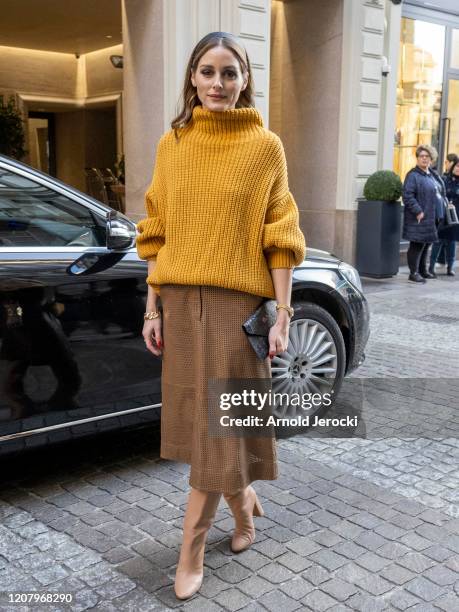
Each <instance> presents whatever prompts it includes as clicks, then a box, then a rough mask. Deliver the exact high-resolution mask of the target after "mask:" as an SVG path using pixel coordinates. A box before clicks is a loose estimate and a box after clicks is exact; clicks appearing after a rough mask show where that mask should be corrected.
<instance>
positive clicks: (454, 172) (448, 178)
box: [430, 159, 459, 276]
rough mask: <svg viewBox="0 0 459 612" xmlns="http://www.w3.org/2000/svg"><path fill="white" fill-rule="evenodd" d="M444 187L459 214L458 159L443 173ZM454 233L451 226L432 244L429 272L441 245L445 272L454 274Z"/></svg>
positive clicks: (455, 230)
mask: <svg viewBox="0 0 459 612" xmlns="http://www.w3.org/2000/svg"><path fill="white" fill-rule="evenodd" d="M444 181H445V188H446V197H447V199H448V200H449V201H450V202H452V203H453V204H454V206H455V207H456V212H457V214H458V215H459V160H458V159H456V161H455V162H454V163H453V164H452V166H451V167H450V169H449V172H448V174H446V175H445V178H444ZM456 234H457V227H455V228H452V230H451V232H448V238H442V239H441V240H439V241H438V242H436V243H435V244H434V245H433V246H432V254H431V258H430V266H431V272H433V270H434V266H435V263H436V261H437V258H438V253H439V251H440V249H441V247H442V246H444V248H445V253H446V266H447V267H446V274H447V275H448V276H455V272H454V263H455V261H456Z"/></svg>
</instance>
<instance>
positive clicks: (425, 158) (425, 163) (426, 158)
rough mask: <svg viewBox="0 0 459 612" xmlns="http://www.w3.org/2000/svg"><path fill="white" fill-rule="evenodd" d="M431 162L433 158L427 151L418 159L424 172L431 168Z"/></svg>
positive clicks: (422, 152)
mask: <svg viewBox="0 0 459 612" xmlns="http://www.w3.org/2000/svg"><path fill="white" fill-rule="evenodd" d="M431 161H432V158H431V157H430V155H429V154H428V153H427V151H421V152H420V153H419V155H418V157H417V164H418V166H419V167H420V168H421V169H422V170H427V168H428V167H429V166H430V162H431Z"/></svg>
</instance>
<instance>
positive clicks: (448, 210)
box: [444, 200, 459, 227]
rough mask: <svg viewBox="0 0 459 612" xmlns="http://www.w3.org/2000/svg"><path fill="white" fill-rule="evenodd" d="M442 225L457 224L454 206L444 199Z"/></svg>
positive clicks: (458, 221) (458, 223)
mask: <svg viewBox="0 0 459 612" xmlns="http://www.w3.org/2000/svg"><path fill="white" fill-rule="evenodd" d="M444 225H446V226H448V227H449V226H451V225H459V219H458V218H457V211H456V207H455V206H454V204H453V203H452V202H448V200H445V217H444Z"/></svg>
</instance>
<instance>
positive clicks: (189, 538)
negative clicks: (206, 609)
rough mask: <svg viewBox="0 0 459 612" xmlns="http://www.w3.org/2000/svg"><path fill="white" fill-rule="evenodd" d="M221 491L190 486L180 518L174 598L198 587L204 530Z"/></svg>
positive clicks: (205, 535)
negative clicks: (179, 542) (179, 540)
mask: <svg viewBox="0 0 459 612" xmlns="http://www.w3.org/2000/svg"><path fill="white" fill-rule="evenodd" d="M221 495H222V494H221V493H213V492H209V491H201V490H200V489H193V488H192V489H191V492H190V495H189V498H188V504H187V509H186V512H185V517H184V520H183V541H182V547H181V549H180V556H179V561H178V565H177V570H176V572H175V583H174V590H175V595H176V596H177V598H178V599H188V598H189V597H191V596H192V595H194V594H195V593H196V592H197V591H198V590H199V589H200V587H201V584H202V580H203V576H204V550H205V547H206V540H207V534H208V531H209V529H210V527H211V525H212V521H213V519H214V517H215V513H216V512H217V508H218V503H219V501H220V498H221Z"/></svg>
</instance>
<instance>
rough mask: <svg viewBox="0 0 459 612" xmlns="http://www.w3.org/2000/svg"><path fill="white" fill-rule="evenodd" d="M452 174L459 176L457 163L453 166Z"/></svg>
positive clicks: (458, 164)
mask: <svg viewBox="0 0 459 612" xmlns="http://www.w3.org/2000/svg"><path fill="white" fill-rule="evenodd" d="M453 175H454V176H458V177H459V163H457V164H456V165H455V166H454V168H453Z"/></svg>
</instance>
